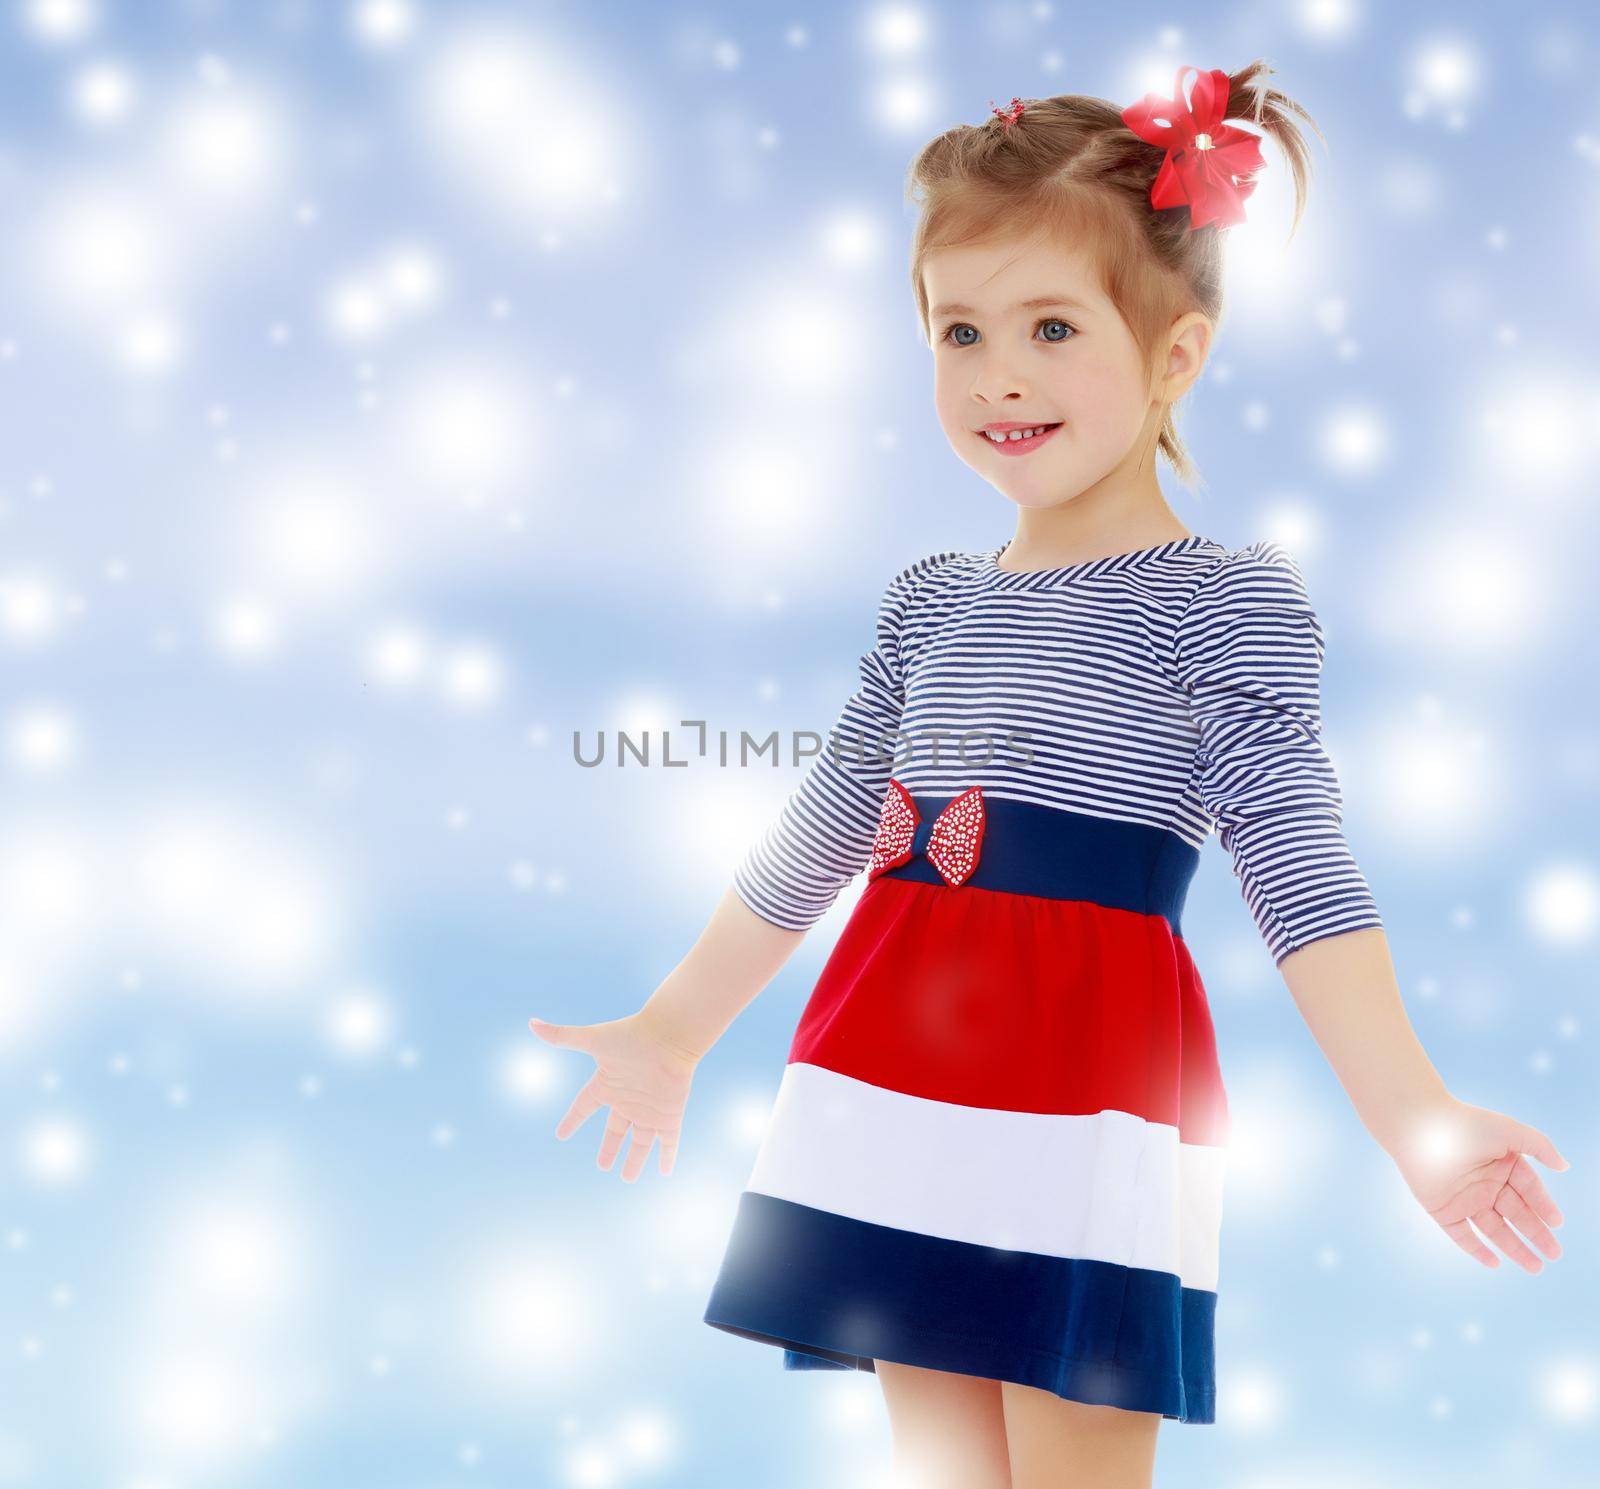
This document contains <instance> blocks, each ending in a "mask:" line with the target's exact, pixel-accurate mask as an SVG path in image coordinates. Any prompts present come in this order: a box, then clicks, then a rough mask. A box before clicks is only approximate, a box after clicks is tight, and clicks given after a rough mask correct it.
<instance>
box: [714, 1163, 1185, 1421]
mask: <svg viewBox="0 0 1600 1489" xmlns="http://www.w3.org/2000/svg"><path fill="white" fill-rule="evenodd" d="M1216 1302H1217V1295H1216V1293H1214V1292H1211V1291H1209V1290H1207V1289H1202V1288H1186V1287H1183V1286H1182V1285H1181V1284H1180V1282H1179V1279H1178V1278H1177V1277H1176V1276H1175V1275H1174V1274H1172V1273H1170V1272H1157V1271H1152V1270H1150V1269H1147V1268H1141V1267H1123V1266H1118V1265H1115V1264H1113V1263H1110V1262H1100V1261H1089V1260H1084V1259H1082V1258H1072V1257H1059V1256H1044V1255H1041V1254H1039V1253H1037V1252H1031V1251H1010V1250H1005V1249H1002V1248H999V1247H993V1246H979V1245H974V1244H971V1243H969V1242H965V1241H952V1240H948V1239H946V1238H943V1237H939V1236H927V1235H923V1234H921V1233H919V1232H916V1231H908V1230H900V1229H897V1228H895V1227H893V1226H886V1225H876V1224H874V1223H872V1222H870V1221H864V1220H856V1219H853V1218H851V1217H849V1216H846V1215H836V1214H833V1213H832V1212H830V1211H827V1210H818V1209H814V1208H812V1207H811V1206H809V1205H801V1204H795V1203H793V1202H792V1201H789V1200H784V1199H778V1198H776V1197H775V1196H773V1195H767V1194H760V1193H757V1192H756V1191H754V1190H745V1191H744V1192H743V1193H742V1194H741V1195H740V1197H739V1208H738V1214H737V1216H736V1218H735V1221H734V1227H733V1235H732V1239H731V1240H730V1242H729V1245H728V1249H727V1252H726V1253H725V1255H724V1257H723V1261H722V1266H721V1269H720V1270H719V1272H718V1275H717V1280H716V1282H715V1284H714V1286H713V1288H712V1291H711V1297H710V1301H709V1302H708V1304H707V1306H706V1310H705V1315H704V1321H705V1322H706V1323H708V1324H710V1325H711V1326H712V1327H713V1328H716V1329H721V1330H723V1331H724V1332H726V1333H730V1334H736V1335H739V1336H740V1337H742V1338H746V1339H753V1340H756V1341H758V1342H761V1343H766V1344H773V1345H778V1346H782V1347H783V1348H784V1350H785V1355H784V1365H785V1367H786V1368H789V1369H796V1368H798V1369H814V1368H821V1369H827V1368H829V1366H830V1365H831V1366H834V1367H842V1368H851V1367H852V1366H853V1367H854V1368H856V1369H858V1370H873V1369H875V1366H874V1364H873V1362H874V1360H877V1359H885V1360H898V1361H901V1362H902V1363H905V1364H911V1365H922V1366H924V1367H926V1368H929V1369H934V1370H953V1371H959V1372H961V1373H962V1374H967V1375H981V1376H986V1377H988V1378H991V1379H995V1380H1011V1381H1016V1382H1018V1383H1019V1384H1022V1385H1030V1386H1037V1387H1039V1388H1041V1389H1043V1390H1047V1391H1053V1392H1054V1393H1055V1394H1056V1395H1058V1396H1062V1397H1065V1398H1067V1399H1069V1400H1075V1401H1085V1402H1089V1403H1092V1404H1095V1405H1104V1406H1118V1407H1122V1408H1123V1409H1125V1410H1128V1411H1149V1412H1160V1413H1161V1414H1162V1415H1163V1416H1165V1417H1171V1418H1173V1419H1175V1420H1177V1421H1183V1422H1211V1421H1214V1420H1215V1395H1216V1388H1215V1375H1214V1360H1213V1346H1212V1330H1213V1325H1214V1320H1215V1312H1216ZM802 1355H809V1356H814V1357H815V1363H812V1364H801V1363H799V1356H802Z"/></svg>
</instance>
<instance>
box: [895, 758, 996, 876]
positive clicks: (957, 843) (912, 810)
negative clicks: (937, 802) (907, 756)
mask: <svg viewBox="0 0 1600 1489" xmlns="http://www.w3.org/2000/svg"><path fill="white" fill-rule="evenodd" d="M919 821H921V818H920V817H919V816H918V815H917V808H916V803H915V802H913V801H912V800H911V793H910V792H909V791H907V790H906V788H905V787H904V786H902V785H901V784H900V782H899V781H897V780H895V779H894V777H893V776H891V777H890V778H889V789H888V790H887V791H886V792H885V793H884V796H883V810H882V811H881V812H880V813H879V814H878V835H877V837H876V838H874V839H873V843H872V858H871V859H870V861H869V862H868V864H867V878H869V879H876V878H877V877H878V875H879V874H881V873H883V872H884V871H885V870H887V869H892V868H898V867H899V866H900V865H901V864H903V863H905V862H907V861H908V860H909V859H910V857H911V854H912V850H913V847H914V844H915V839H916V835H917V823H918V822H919ZM982 842H983V792H982V791H980V790H979V789H978V788H977V787H976V786H968V787H967V789H966V790H965V791H963V792H962V793H961V794H960V795H959V796H956V797H952V798H951V799H950V800H949V801H947V802H946V803H945V806H944V810H943V811H941V812H940V813H939V815H938V816H937V817H935V818H934V819H933V829H932V831H931V832H930V833H929V835H928V847H927V855H928V862H929V863H931V864H932V865H933V866H934V868H936V869H938V871H939V877H940V878H941V879H943V880H944V881H945V883H946V884H948V885H950V886H951V887H952V888H955V887H956V886H957V885H960V884H963V883H965V882H966V881H967V880H968V879H970V878H971V877H972V871H973V870H974V869H976V868H977V867H978V847H979V844H981V843H982Z"/></svg>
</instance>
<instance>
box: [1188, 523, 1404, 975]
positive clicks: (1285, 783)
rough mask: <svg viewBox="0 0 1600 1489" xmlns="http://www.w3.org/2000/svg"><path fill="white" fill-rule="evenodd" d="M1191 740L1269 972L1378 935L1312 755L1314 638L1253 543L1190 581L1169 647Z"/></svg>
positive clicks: (1297, 599) (1284, 573)
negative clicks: (1335, 942)
mask: <svg viewBox="0 0 1600 1489" xmlns="http://www.w3.org/2000/svg"><path fill="white" fill-rule="evenodd" d="M1175 651H1176V656H1177V661H1178V671H1179V678H1180V681H1181V683H1182V685H1183V688H1184V690H1185V692H1186V693H1187V694H1188V696H1189V707H1190V712H1191V714H1192V716H1193V718H1194V720H1195V722H1196V724H1197V725H1198V727H1199V732H1200V745H1199V750H1198V753H1197V755H1196V760H1195V773H1196V778H1197V784H1198V789H1199V793H1200V798H1201V801H1202V802H1203V804H1204V805H1205V807H1206V809H1207V810H1208V811H1209V812H1210V813H1211V814H1212V816H1213V817H1214V818H1215V820H1216V823H1217V828H1218V835H1219V837H1220V839H1221V842H1222V845H1223V847H1224V848H1225V849H1226V850H1227V851H1228V853H1229V854H1230V855H1231V856H1232V859H1233V867H1234V873H1235V874H1236V875H1237V877H1238V879H1239V882H1240V884H1241V886H1242V888H1243V891H1244V898H1245V903H1246V905H1248V906H1249V909H1250V913H1251V914H1252V915H1253V916H1254V918H1255V922H1256V925H1257V927H1258V928H1259V929H1260V932H1261V935H1262V937H1263V938H1264V939H1265V941H1266V943H1267V947H1268V950H1269V951H1270V952H1271V953H1272V958H1273V960H1274V961H1275V962H1281V961H1282V960H1283V959H1284V957H1286V956H1287V955H1288V954H1289V953H1290V952H1291V951H1295V950H1298V949H1299V948H1300V947H1302V946H1304V945H1305V944H1306V943H1307V942H1310V941H1316V940H1318V939H1320V938H1322V937H1324V936H1333V935H1338V934H1340V933H1341V932H1344V931H1352V930H1358V929H1361V928H1363V927H1367V926H1381V925H1382V924H1383V922H1382V920H1381V918H1380V917H1379V914H1378V907H1377V905H1376V903H1375V902H1374V899H1373V895H1372V891H1371V889H1370V888H1369V887H1368V884H1367V881H1366V879H1365V877H1364V876H1363V874H1362V872H1361V870H1360V868H1359V867H1358V866H1357V864H1356V862H1355V860H1354V858H1353V857H1352V855H1351V852H1350V847H1349V844H1348V843H1347V842H1346V840H1345V836H1344V832H1343V828H1342V826H1341V813H1342V811H1343V799H1342V796H1341V793H1340V789H1339V780H1338V776H1337V774H1336V772H1335V770H1334V766H1333V762H1332V760H1330V759H1329V757H1328V754H1327V751H1326V750H1325V749H1324V748H1323V744H1322V737H1321V733H1322V719H1321V706H1320V702H1319V679H1320V674H1321V670H1322V660H1323V651H1324V640H1323V633H1322V626H1321V623H1320V622H1319V620H1318V619H1317V615H1316V612H1315V611H1314V610H1313V608H1312V605H1311V601H1310V599H1309V597H1308V595H1307V593H1306V587H1305V580H1304V578H1303V577H1302V575H1301V573H1300V569H1299V566H1298V565H1297V564H1296V563H1295V561H1294V559H1293V558H1291V557H1290V556H1289V554H1287V553H1286V552H1285V551H1284V550H1283V549H1282V548H1280V547H1279V546H1278V545H1277V544H1275V543H1272V542H1269V541H1266V540H1262V541H1260V542H1256V543H1252V544H1250V545H1249V546H1248V547H1245V548H1241V549H1239V550H1237V551H1236V552H1231V553H1228V554H1226V555H1225V556H1224V557H1223V558H1222V559H1220V560H1219V561H1218V563H1217V564H1216V565H1215V566H1214V567H1213V568H1211V569H1209V570H1208V571H1207V572H1206V574H1205V575H1204V576H1203V577H1202V578H1201V580H1200V582H1199V584H1198V585H1197V586H1196V588H1195V590H1194V592H1193V594H1192V595H1191V597H1190V599H1189V601H1188V604H1187V607H1186V609H1185V611H1184V613H1183V616H1182V618H1181V619H1180V621H1179V624H1178V629H1177V634H1176V638H1175Z"/></svg>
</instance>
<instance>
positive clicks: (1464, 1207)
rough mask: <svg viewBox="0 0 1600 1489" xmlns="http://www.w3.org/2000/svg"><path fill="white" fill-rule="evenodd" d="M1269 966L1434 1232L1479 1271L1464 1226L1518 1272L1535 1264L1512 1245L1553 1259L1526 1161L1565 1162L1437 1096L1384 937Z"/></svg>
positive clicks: (1507, 1121) (1489, 1118)
mask: <svg viewBox="0 0 1600 1489" xmlns="http://www.w3.org/2000/svg"><path fill="white" fill-rule="evenodd" d="M1278 969H1279V971H1280V972H1282V974H1283V980H1284V982H1285V983H1286V984H1287V985H1288V988H1289V992H1290V994H1291V995H1292V996H1293V998H1294V1001H1295V1004H1296V1005H1297V1006H1298V1008H1299V1009H1300V1014H1301V1016H1302V1017H1303V1018H1304V1019H1305V1021H1306V1024H1307V1026H1308V1027H1309V1028H1310V1030H1311V1033H1312V1036H1313V1037H1314V1038H1315V1039H1316V1041H1317V1044H1318V1045H1319V1046H1320V1047H1321V1049H1322V1053H1323V1054H1324V1055H1325V1056H1326V1057H1327V1061H1328V1063H1329V1065H1331V1066H1332V1067H1333V1071H1334V1074H1335V1075H1337V1076H1338V1077H1339V1082H1340V1084H1341V1085H1342V1086H1343V1087H1344V1089H1345V1094H1346V1095H1348V1096H1349V1098H1350V1101H1351V1104H1352V1105H1353V1106H1354V1107H1355V1109H1356V1113H1357V1115H1358V1116H1359V1117H1360V1118H1361V1121H1362V1122H1363V1123H1364V1124H1365V1126H1366V1129H1367V1131H1368V1132H1370V1133H1371V1134H1372V1136H1373V1137H1374V1138H1375V1139H1376V1140H1377V1142H1378V1143H1379V1144H1380V1145H1381V1146H1382V1147H1383V1148H1384V1150H1385V1151H1386V1152H1387V1153H1388V1154H1389V1156H1390V1157H1391V1158H1393V1159H1394V1162H1395V1165H1396V1167H1398V1168H1399V1170H1400V1173H1401V1175H1402V1177H1403V1178H1404V1179H1405V1181H1406V1184H1407V1186H1408V1187H1409V1188H1410V1190H1411V1192H1412V1194H1413V1195H1415V1196H1416V1198H1417V1201H1418V1203H1420V1204H1421V1205H1422V1207H1423V1208H1424V1209H1425V1210H1427V1212H1428V1213H1429V1215H1431V1216H1432V1217H1433V1219H1434V1220H1435V1221H1437V1222H1438V1224H1439V1225H1440V1227H1441V1228H1442V1229H1443V1230H1444V1232H1445V1234H1446V1235H1448V1236H1449V1237H1450V1239H1451V1240H1453V1241H1454V1242H1455V1243H1456V1245H1458V1246H1459V1247H1461V1249H1462V1250H1463V1251H1465V1252H1466V1253H1467V1255H1469V1256H1471V1257H1473V1258H1474V1259H1475V1260H1477V1261H1480V1262H1482V1263H1483V1264H1484V1265H1485V1266H1488V1267H1497V1266H1499V1265H1500V1259H1499V1257H1497V1256H1496V1255H1495V1254H1494V1253H1493V1252H1492V1251H1490V1250H1489V1249H1488V1247H1486V1246H1485V1245H1484V1244H1483V1242H1482V1241H1481V1240H1480V1239H1479V1238H1478V1236H1477V1235H1476V1234H1475V1233H1474V1231H1473V1226H1474V1225H1475V1226H1476V1227H1477V1229H1478V1230H1479V1231H1481V1232H1482V1233H1483V1235H1484V1236H1486V1237H1487V1238H1488V1239H1489V1240H1491V1241H1493V1242H1494V1243H1495V1244H1496V1245H1497V1246H1499V1247H1500V1248H1501V1250H1503V1251H1504V1252H1505V1253H1506V1255H1507V1256H1509V1257H1510V1258H1511V1259H1512V1260H1513V1261H1514V1262H1516V1263H1517V1264H1518V1266H1520V1267H1522V1268H1523V1269H1524V1270H1526V1271H1528V1272H1539V1271H1541V1270H1543V1263H1542V1262H1540V1260H1539V1259H1538V1257H1536V1256H1535V1255H1534V1254H1533V1252H1532V1251H1531V1250H1529V1248H1528V1247H1527V1245H1525V1244H1524V1241H1523V1237H1526V1238H1527V1239H1528V1240H1529V1241H1532V1242H1533V1244H1534V1245H1535V1246H1536V1247H1538V1249H1539V1250H1540V1251H1541V1252H1543V1253H1544V1255H1545V1256H1547V1257H1549V1258H1550V1259H1551V1260H1552V1261H1553V1260H1554V1259H1555V1258H1557V1257H1558V1256H1560V1255H1561V1243H1560V1242H1559V1241H1557V1240H1556V1238H1555V1237H1554V1236H1553V1235H1552V1234H1551V1233H1550V1227H1551V1226H1556V1225H1560V1224H1561V1221H1562V1215H1561V1211H1560V1209H1559V1208H1558V1207H1557V1205H1556V1203H1555V1201H1554V1200H1553V1199H1552V1198H1551V1197H1550V1194H1549V1192H1548V1191H1547V1190H1546V1188H1545V1186H1544V1181H1543V1180H1542V1179H1541V1178H1540V1177H1539V1175H1538V1174H1537V1173H1535V1172H1534V1169H1533V1166H1532V1165H1531V1164H1530V1163H1529V1162H1528V1159H1527V1156H1525V1155H1528V1154H1531V1155H1532V1156H1533V1157H1535V1158H1537V1159H1538V1160H1539V1161H1540V1162H1541V1163H1543V1164H1544V1165H1546V1167H1549V1168H1553V1169H1557V1170H1565V1169H1567V1168H1570V1167H1571V1165H1570V1164H1569V1163H1568V1162H1567V1160H1566V1159H1565V1158H1563V1157H1562V1156H1561V1154H1560V1153H1559V1152H1557V1151H1556V1145H1555V1144H1554V1143H1553V1142H1551V1141H1550V1139H1549V1138H1548V1137H1546V1136H1545V1135H1544V1133H1542V1132H1540V1131H1539V1130H1538V1129H1537V1128H1534V1127H1529V1126H1527V1125H1526V1124H1525V1123H1522V1122H1519V1121H1517V1120H1516V1118H1514V1117H1509V1116H1506V1115H1505V1114H1504V1113H1502V1112H1496V1111H1490V1110H1489V1109H1488V1108H1486V1107H1480V1106H1472V1105H1470V1104H1468V1103H1466V1102H1463V1101H1458V1100H1457V1099H1456V1098H1455V1097H1453V1096H1452V1095H1451V1094H1450V1093H1449V1091H1447V1090H1446V1089H1445V1084H1444V1081H1443V1080H1442V1079H1441V1078H1440V1076H1439V1072H1438V1071H1436V1070H1435V1069H1434V1068H1433V1065H1432V1063H1431V1062H1430V1061H1429V1059H1428V1057H1427V1055H1426V1053H1424V1051H1423V1048H1422V1045H1421V1043H1420V1042H1419V1041H1418V1039H1417V1036H1416V1031H1415V1030H1413V1029H1412V1027H1411V1022H1410V1020H1409V1019H1408V1018H1407V1017H1406V1011H1405V1006H1404V1004H1403V1003H1402V1001H1401V997H1400V987H1399V983H1398V982H1397V980H1396V978H1395V972H1394V963H1393V961H1392V960H1391V959H1390V956H1389V942H1388V938H1387V937H1386V936H1385V935H1384V933H1383V931H1382V930H1380V929H1377V928H1368V929H1366V930H1358V931H1347V932H1345V933H1344V934H1343V935H1338V936H1328V937H1326V938H1324V939H1322V940H1319V941H1312V942H1310V943H1309V944H1307V945H1305V946H1302V947H1300V948H1299V949H1298V950H1296V951H1292V952H1290V953H1289V954H1288V955H1287V956H1286V957H1284V958H1283V960H1282V961H1281V962H1279V964H1278ZM1469 1221H1470V1222H1471V1224H1469V1223H1468V1222H1469ZM1513 1226H1515V1227H1516V1229H1515V1230H1513V1229H1512V1227H1513ZM1518 1231H1520V1232H1521V1233H1522V1234H1521V1235H1520V1236H1519V1235H1518V1234H1517V1232H1518Z"/></svg>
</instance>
